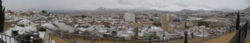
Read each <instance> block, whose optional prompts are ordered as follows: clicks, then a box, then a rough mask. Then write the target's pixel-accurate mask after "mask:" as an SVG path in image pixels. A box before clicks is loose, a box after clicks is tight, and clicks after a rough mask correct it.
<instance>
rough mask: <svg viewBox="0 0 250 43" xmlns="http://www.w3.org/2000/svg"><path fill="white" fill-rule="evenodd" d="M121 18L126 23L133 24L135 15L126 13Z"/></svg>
mask: <svg viewBox="0 0 250 43" xmlns="http://www.w3.org/2000/svg"><path fill="white" fill-rule="evenodd" d="M123 17H124V20H125V21H126V22H135V14H133V13H130V12H127V13H125V14H124V16H123Z"/></svg>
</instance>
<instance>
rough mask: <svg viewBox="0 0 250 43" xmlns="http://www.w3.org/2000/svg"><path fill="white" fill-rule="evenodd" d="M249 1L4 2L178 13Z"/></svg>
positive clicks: (9, 0)
mask: <svg viewBox="0 0 250 43" xmlns="http://www.w3.org/2000/svg"><path fill="white" fill-rule="evenodd" d="M249 4H250V1H249V0H4V5H5V6H6V8H7V9H14V10H19V9H51V10H94V9H97V8H100V7H103V8H110V9H119V8H120V9H137V8H143V9H156V10H168V11H178V10H182V9H192V10H198V9H205V10H214V9H224V8H229V9H233V10H239V9H244V8H247V7H248V6H249Z"/></svg>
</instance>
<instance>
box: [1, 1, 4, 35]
mask: <svg viewBox="0 0 250 43" xmlns="http://www.w3.org/2000/svg"><path fill="white" fill-rule="evenodd" d="M4 10H5V9H4V7H3V5H2V0H0V32H3V29H4V16H5V15H4Z"/></svg>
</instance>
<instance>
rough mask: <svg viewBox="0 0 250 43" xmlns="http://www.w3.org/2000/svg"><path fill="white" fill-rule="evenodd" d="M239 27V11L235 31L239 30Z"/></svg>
mask: <svg viewBox="0 0 250 43" xmlns="http://www.w3.org/2000/svg"><path fill="white" fill-rule="evenodd" d="M239 27H240V11H238V12H237V18H236V30H239Z"/></svg>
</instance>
